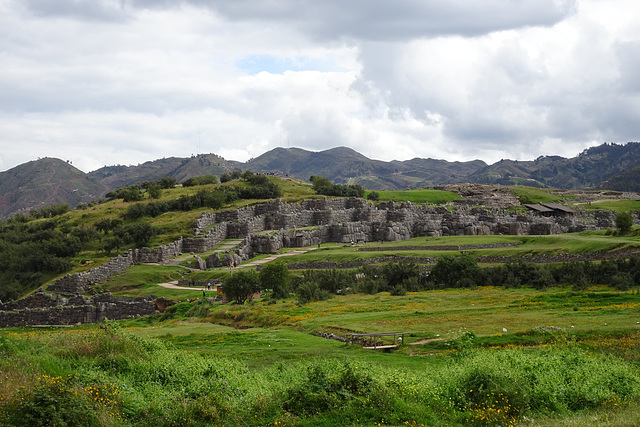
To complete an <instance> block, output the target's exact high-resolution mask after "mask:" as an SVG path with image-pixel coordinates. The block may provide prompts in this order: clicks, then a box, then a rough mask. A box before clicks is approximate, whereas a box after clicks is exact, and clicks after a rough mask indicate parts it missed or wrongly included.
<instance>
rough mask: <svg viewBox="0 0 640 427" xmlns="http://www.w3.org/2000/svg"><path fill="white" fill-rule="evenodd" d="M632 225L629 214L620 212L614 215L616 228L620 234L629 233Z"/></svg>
mask: <svg viewBox="0 0 640 427" xmlns="http://www.w3.org/2000/svg"><path fill="white" fill-rule="evenodd" d="M632 225H633V218H632V217H631V214H630V213H629V212H620V213H619V214H618V215H616V228H617V229H618V231H619V232H620V234H626V233H628V232H629V231H631V226H632Z"/></svg>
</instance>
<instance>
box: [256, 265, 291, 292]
mask: <svg viewBox="0 0 640 427" xmlns="http://www.w3.org/2000/svg"><path fill="white" fill-rule="evenodd" d="M290 281H291V274H290V273H289V269H288V268H287V265H286V264H285V263H284V261H275V262H270V263H269V264H267V265H265V266H264V268H263V269H262V270H260V282H261V283H262V288H263V289H271V292H272V295H273V298H286V297H288V296H289V283H290Z"/></svg>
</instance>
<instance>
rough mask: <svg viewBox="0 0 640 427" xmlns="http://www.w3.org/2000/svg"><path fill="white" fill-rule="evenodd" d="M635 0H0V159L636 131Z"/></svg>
mask: <svg viewBox="0 0 640 427" xmlns="http://www.w3.org/2000/svg"><path fill="white" fill-rule="evenodd" d="M639 19H640V2H638V1H637V0H446V1H445V0H440V1H435V0H396V1H389V0H322V1H318V0H233V1H228V0H55V1H53V0H0V171H4V170H8V169H10V168H13V167H15V166H17V165H19V164H21V163H24V162H27V161H30V160H36V159H38V158H40V157H57V158H60V159H63V160H68V161H70V162H71V163H72V164H73V165H74V166H76V167H77V168H79V169H81V170H83V171H85V172H89V171H93V170H96V169H98V168H100V167H102V166H112V165H135V164H139V163H144V162H146V161H149V160H156V159H160V158H164V157H171V156H176V157H190V156H191V155H194V154H198V153H215V154H218V155H220V156H222V157H224V158H225V159H227V160H239V161H246V160H249V159H250V158H253V157H257V156H259V155H261V154H263V153H265V152H267V151H269V150H271V149H273V148H276V147H285V148H286V147H298V148H303V149H306V150H311V151H321V150H325V149H329V148H332V147H337V146H346V147H350V148H352V149H354V150H356V151H358V152H360V153H362V154H364V155H365V156H367V157H370V158H374V159H379V160H385V161H389V160H407V159H412V158H415V157H419V158H435V159H444V160H448V161H467V160H475V159H480V160H484V161H485V162H487V163H493V162H496V161H498V160H500V159H514V160H532V159H535V158H537V157H539V156H541V155H560V156H564V157H574V156H576V155H577V154H578V153H580V152H581V151H582V150H584V149H585V148H588V147H590V146H594V145H600V144H602V143H603V142H615V143H625V142H628V141H639V140H640V129H639V127H640V26H638V25H637V22H638V20H639Z"/></svg>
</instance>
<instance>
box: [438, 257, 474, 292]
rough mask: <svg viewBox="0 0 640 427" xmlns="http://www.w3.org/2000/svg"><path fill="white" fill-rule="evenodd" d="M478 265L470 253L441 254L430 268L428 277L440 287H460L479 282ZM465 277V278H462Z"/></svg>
mask: <svg viewBox="0 0 640 427" xmlns="http://www.w3.org/2000/svg"><path fill="white" fill-rule="evenodd" d="M481 277H482V272H481V270H480V267H478V264H477V262H476V260H475V258H473V257H472V256H471V255H468V254H464V255H461V256H456V257H454V256H443V257H442V258H440V259H439V260H438V262H437V263H436V265H435V266H433V268H432V269H431V274H430V275H429V278H430V279H431V280H432V281H433V282H434V283H435V284H436V285H439V286H441V287H462V285H464V286H469V284H474V283H476V282H479V281H480V280H481ZM463 279H465V280H463Z"/></svg>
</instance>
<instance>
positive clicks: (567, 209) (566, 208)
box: [542, 203, 574, 213]
mask: <svg viewBox="0 0 640 427" xmlns="http://www.w3.org/2000/svg"><path fill="white" fill-rule="evenodd" d="M542 206H544V207H547V208H549V209H553V210H554V211H562V212H566V213H574V212H573V209H571V208H570V207H569V206H565V205H561V204H560V203H542Z"/></svg>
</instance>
